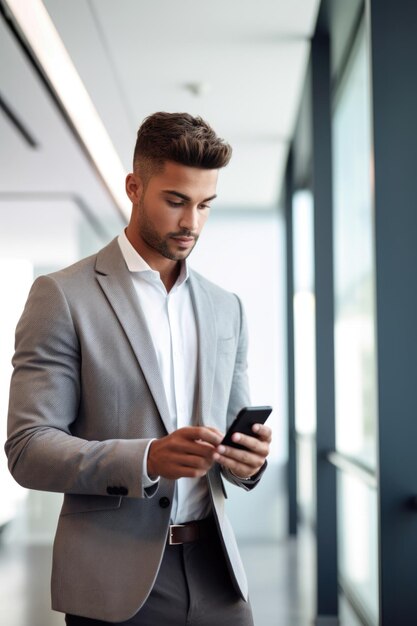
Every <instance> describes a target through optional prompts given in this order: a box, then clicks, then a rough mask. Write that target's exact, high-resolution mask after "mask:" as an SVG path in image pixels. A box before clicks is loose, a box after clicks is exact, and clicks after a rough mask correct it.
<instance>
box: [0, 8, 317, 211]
mask: <svg viewBox="0 0 417 626" xmlns="http://www.w3.org/2000/svg"><path fill="white" fill-rule="evenodd" d="M44 4H45V6H46V8H47V10H48V12H49V14H50V16H51V18H52V20H53V22H54V24H55V26H56V28H57V30H58V32H59V34H60V35H61V37H62V40H63V42H64V44H65V46H66V48H67V50H68V52H69V54H70V56H71V58H72V60H73V63H74V64H75V67H76V68H77V70H78V72H79V74H80V77H81V78H82V80H83V82H84V84H85V86H86V88H87V90H88V92H89V94H90V97H91V98H92V100H93V102H94V104H95V107H96V109H97V111H98V113H99V115H100V117H101V119H102V121H103V123H104V125H105V127H106V129H107V131H108V133H109V135H110V137H111V139H112V142H113V144H114V146H115V148H116V150H117V152H118V154H119V156H120V158H121V160H122V162H123V165H124V167H125V168H126V170H129V169H130V162H131V155H132V150H133V146H134V142H135V134H136V130H137V127H138V126H139V124H140V122H141V121H142V120H143V119H144V118H145V117H146V116H147V115H149V114H150V113H153V112H154V111H158V110H166V111H188V112H190V113H192V114H198V115H202V116H203V117H205V118H206V119H207V120H208V121H209V122H210V123H211V124H212V125H213V127H214V128H215V130H216V131H217V132H218V133H219V134H220V135H221V136H223V137H224V138H225V139H226V140H228V141H229V142H230V143H231V144H232V146H233V148H234V157H233V159H232V162H231V164H230V165H229V166H228V167H227V168H226V170H225V171H224V172H222V176H221V178H220V183H219V190H218V191H219V199H218V201H217V207H218V208H233V209H240V208H242V209H244V208H250V209H271V208H274V207H276V206H277V202H278V195H279V192H280V187H281V183H282V176H283V168H284V165H285V159H286V155H287V150H288V143H289V141H290V138H291V136H292V133H293V129H294V124H295V117H296V114H297V110H298V102H299V97H300V94H301V88H302V84H303V81H304V77H305V70H306V63H307V58H308V51H309V44H310V42H309V38H310V37H311V35H312V34H313V31H314V26H315V22H316V17H317V11H318V5H319V0H210V1H209V2H207V0H153V1H149V0H119V1H117V2H116V1H115V0H71V2H68V0H44ZM1 28H2V31H6V29H5V27H4V25H1ZM0 53H1V54H2V56H3V55H6V57H7V58H8V61H9V62H8V64H2V68H1V69H0V91H1V92H2V93H3V95H4V97H6V98H8V99H9V101H11V104H12V105H13V107H14V109H15V110H16V111H17V112H18V113H19V114H20V115H21V116H22V118H23V120H25V122H26V123H27V124H28V126H29V128H31V129H32V130H33V132H34V134H35V135H36V136H37V138H38V139H39V142H40V148H39V149H38V150H37V151H32V152H30V151H28V149H27V148H26V147H22V145H21V144H19V142H18V141H17V140H16V137H14V136H12V135H13V131H12V130H10V127H9V128H8V129H5V128H3V126H4V125H5V123H4V120H2V116H1V115H0V132H2V142H1V146H0V163H1V166H2V174H0V191H18V190H22V189H26V190H30V188H33V189H38V190H39V189H42V190H44V189H45V187H46V186H47V185H48V184H49V183H50V184H51V185H52V189H53V190H54V191H59V190H60V191H63V190H65V191H68V192H72V193H74V194H77V195H79V196H81V197H82V198H83V199H84V200H85V202H86V203H87V204H88V206H89V208H90V209H91V211H92V212H93V213H95V214H96V215H97V216H98V217H100V215H101V216H106V215H107V214H108V210H109V209H108V204H109V203H110V204H111V202H110V200H109V198H107V197H106V198H104V196H106V193H105V191H104V189H103V188H102V187H101V185H100V182H99V180H98V178H97V177H96V176H95V174H94V171H93V169H92V168H91V167H90V165H89V164H88V161H87V160H86V159H85V157H84V156H83V154H82V153H81V151H78V154H77V155H75V151H76V150H77V147H76V142H75V141H74V138H73V137H71V133H70V131H69V130H68V128H67V127H66V126H65V124H64V123H63V121H62V120H60V116H59V113H58V112H57V111H56V110H55V108H54V107H53V105H52V104H51V103H50V102H47V100H48V95H47V93H46V92H45V90H44V88H43V87H42V86H41V85H40V84H39V81H38V80H37V78H36V76H35V75H34V73H33V70H31V69H30V68H28V66H27V62H26V61H25V59H24V58H23V56H22V55H21V53H19V51H18V50H17V48H16V44H15V43H13V42H12V41H11V35H10V34H9V33H6V34H4V33H3V32H2V33H0ZM3 58H4V56H3ZM18 77H22V78H18ZM193 82H202V83H204V84H205V85H207V93H205V94H204V95H202V96H195V95H193V94H191V93H190V92H189V91H187V90H186V89H185V88H184V86H185V85H186V84H188V83H193ZM35 83H38V84H35ZM3 131H4V134H3ZM22 152H24V154H22ZM17 162H18V163H19V166H20V173H18V169H17V167H16V164H17ZM4 167H5V168H6V170H4V169H3V168H4ZM5 172H7V174H6V175H5ZM35 173H36V174H35ZM93 179H94V180H93ZM121 184H122V181H121ZM103 207H104V208H103Z"/></svg>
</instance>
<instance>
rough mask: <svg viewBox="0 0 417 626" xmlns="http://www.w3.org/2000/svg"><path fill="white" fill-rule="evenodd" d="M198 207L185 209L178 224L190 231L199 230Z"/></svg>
mask: <svg viewBox="0 0 417 626" xmlns="http://www.w3.org/2000/svg"><path fill="white" fill-rule="evenodd" d="M198 224H199V219H198V209H197V207H190V208H187V209H185V210H184V211H183V213H182V215H181V218H180V220H179V222H178V226H179V227H180V228H182V229H184V230H188V231H189V232H190V233H195V232H197V231H198Z"/></svg>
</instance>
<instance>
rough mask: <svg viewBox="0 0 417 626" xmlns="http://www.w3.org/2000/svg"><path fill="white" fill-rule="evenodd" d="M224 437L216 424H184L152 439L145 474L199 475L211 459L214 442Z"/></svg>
mask: <svg viewBox="0 0 417 626" xmlns="http://www.w3.org/2000/svg"><path fill="white" fill-rule="evenodd" d="M222 439H223V434H222V433H221V432H220V431H219V430H217V428H208V427H206V426H185V427H184V428H179V429H178V430H175V431H174V432H173V433H171V434H169V435H167V436H166V437H162V438H161V439H155V441H153V442H152V443H151V446H150V448H149V453H148V467H147V469H148V476H149V478H152V479H153V478H156V477H158V476H162V477H163V478H170V479H177V478H183V477H187V478H200V477H202V476H205V475H206V474H207V472H208V470H209V469H210V468H211V466H212V465H213V463H214V460H213V454H214V453H215V452H216V446H218V445H219V444H220V442H221V441H222Z"/></svg>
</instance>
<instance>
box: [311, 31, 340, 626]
mask: <svg viewBox="0 0 417 626" xmlns="http://www.w3.org/2000/svg"><path fill="white" fill-rule="evenodd" d="M311 54H312V56H311V61H312V102H313V106H312V109H313V111H312V113H313V116H312V119H313V194H314V240H315V242H314V263H315V293H316V372H317V374H316V376H317V436H316V441H317V500H316V506H317V516H316V519H317V618H316V619H317V621H316V624H318V625H319V624H320V625H321V624H323V625H324V624H326V625H328V626H330V625H331V624H337V623H338V618H337V615H338V584H337V532H336V531H337V521H336V471H335V468H334V467H332V466H331V464H330V463H329V462H328V460H327V453H328V452H329V451H330V450H334V448H335V402H334V338H333V327H334V314H333V232H332V155H331V108H330V45H329V37H328V35H327V34H321V33H320V32H318V33H316V35H315V36H314V38H313V41H312V51H311Z"/></svg>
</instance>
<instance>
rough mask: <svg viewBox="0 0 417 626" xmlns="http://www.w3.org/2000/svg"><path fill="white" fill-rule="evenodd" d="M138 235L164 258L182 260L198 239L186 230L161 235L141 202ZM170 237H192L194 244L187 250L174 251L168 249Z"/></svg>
mask: <svg viewBox="0 0 417 626" xmlns="http://www.w3.org/2000/svg"><path fill="white" fill-rule="evenodd" d="M139 208H140V216H141V223H140V233H139V234H140V236H141V238H142V239H143V241H144V242H145V243H146V244H147V245H148V246H149V247H150V248H152V249H153V250H155V251H156V252H159V254H161V255H162V256H163V257H165V258H166V259H170V260H171V261H182V260H183V259H186V258H187V257H188V256H189V255H190V254H191V252H192V251H193V250H194V247H195V244H196V243H197V240H198V235H192V233H190V231H188V230H185V229H183V230H181V231H179V232H175V233H168V234H167V235H165V236H163V237H162V236H161V235H160V234H159V233H158V231H157V230H156V229H155V227H154V225H153V223H152V221H151V220H150V219H149V217H148V215H147V214H146V210H145V208H144V206H143V204H141V205H140V207H139ZM171 237H194V244H193V245H192V246H191V247H190V248H189V249H187V250H184V251H182V252H174V251H173V250H171V249H170V246H169V242H170V238H171Z"/></svg>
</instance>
